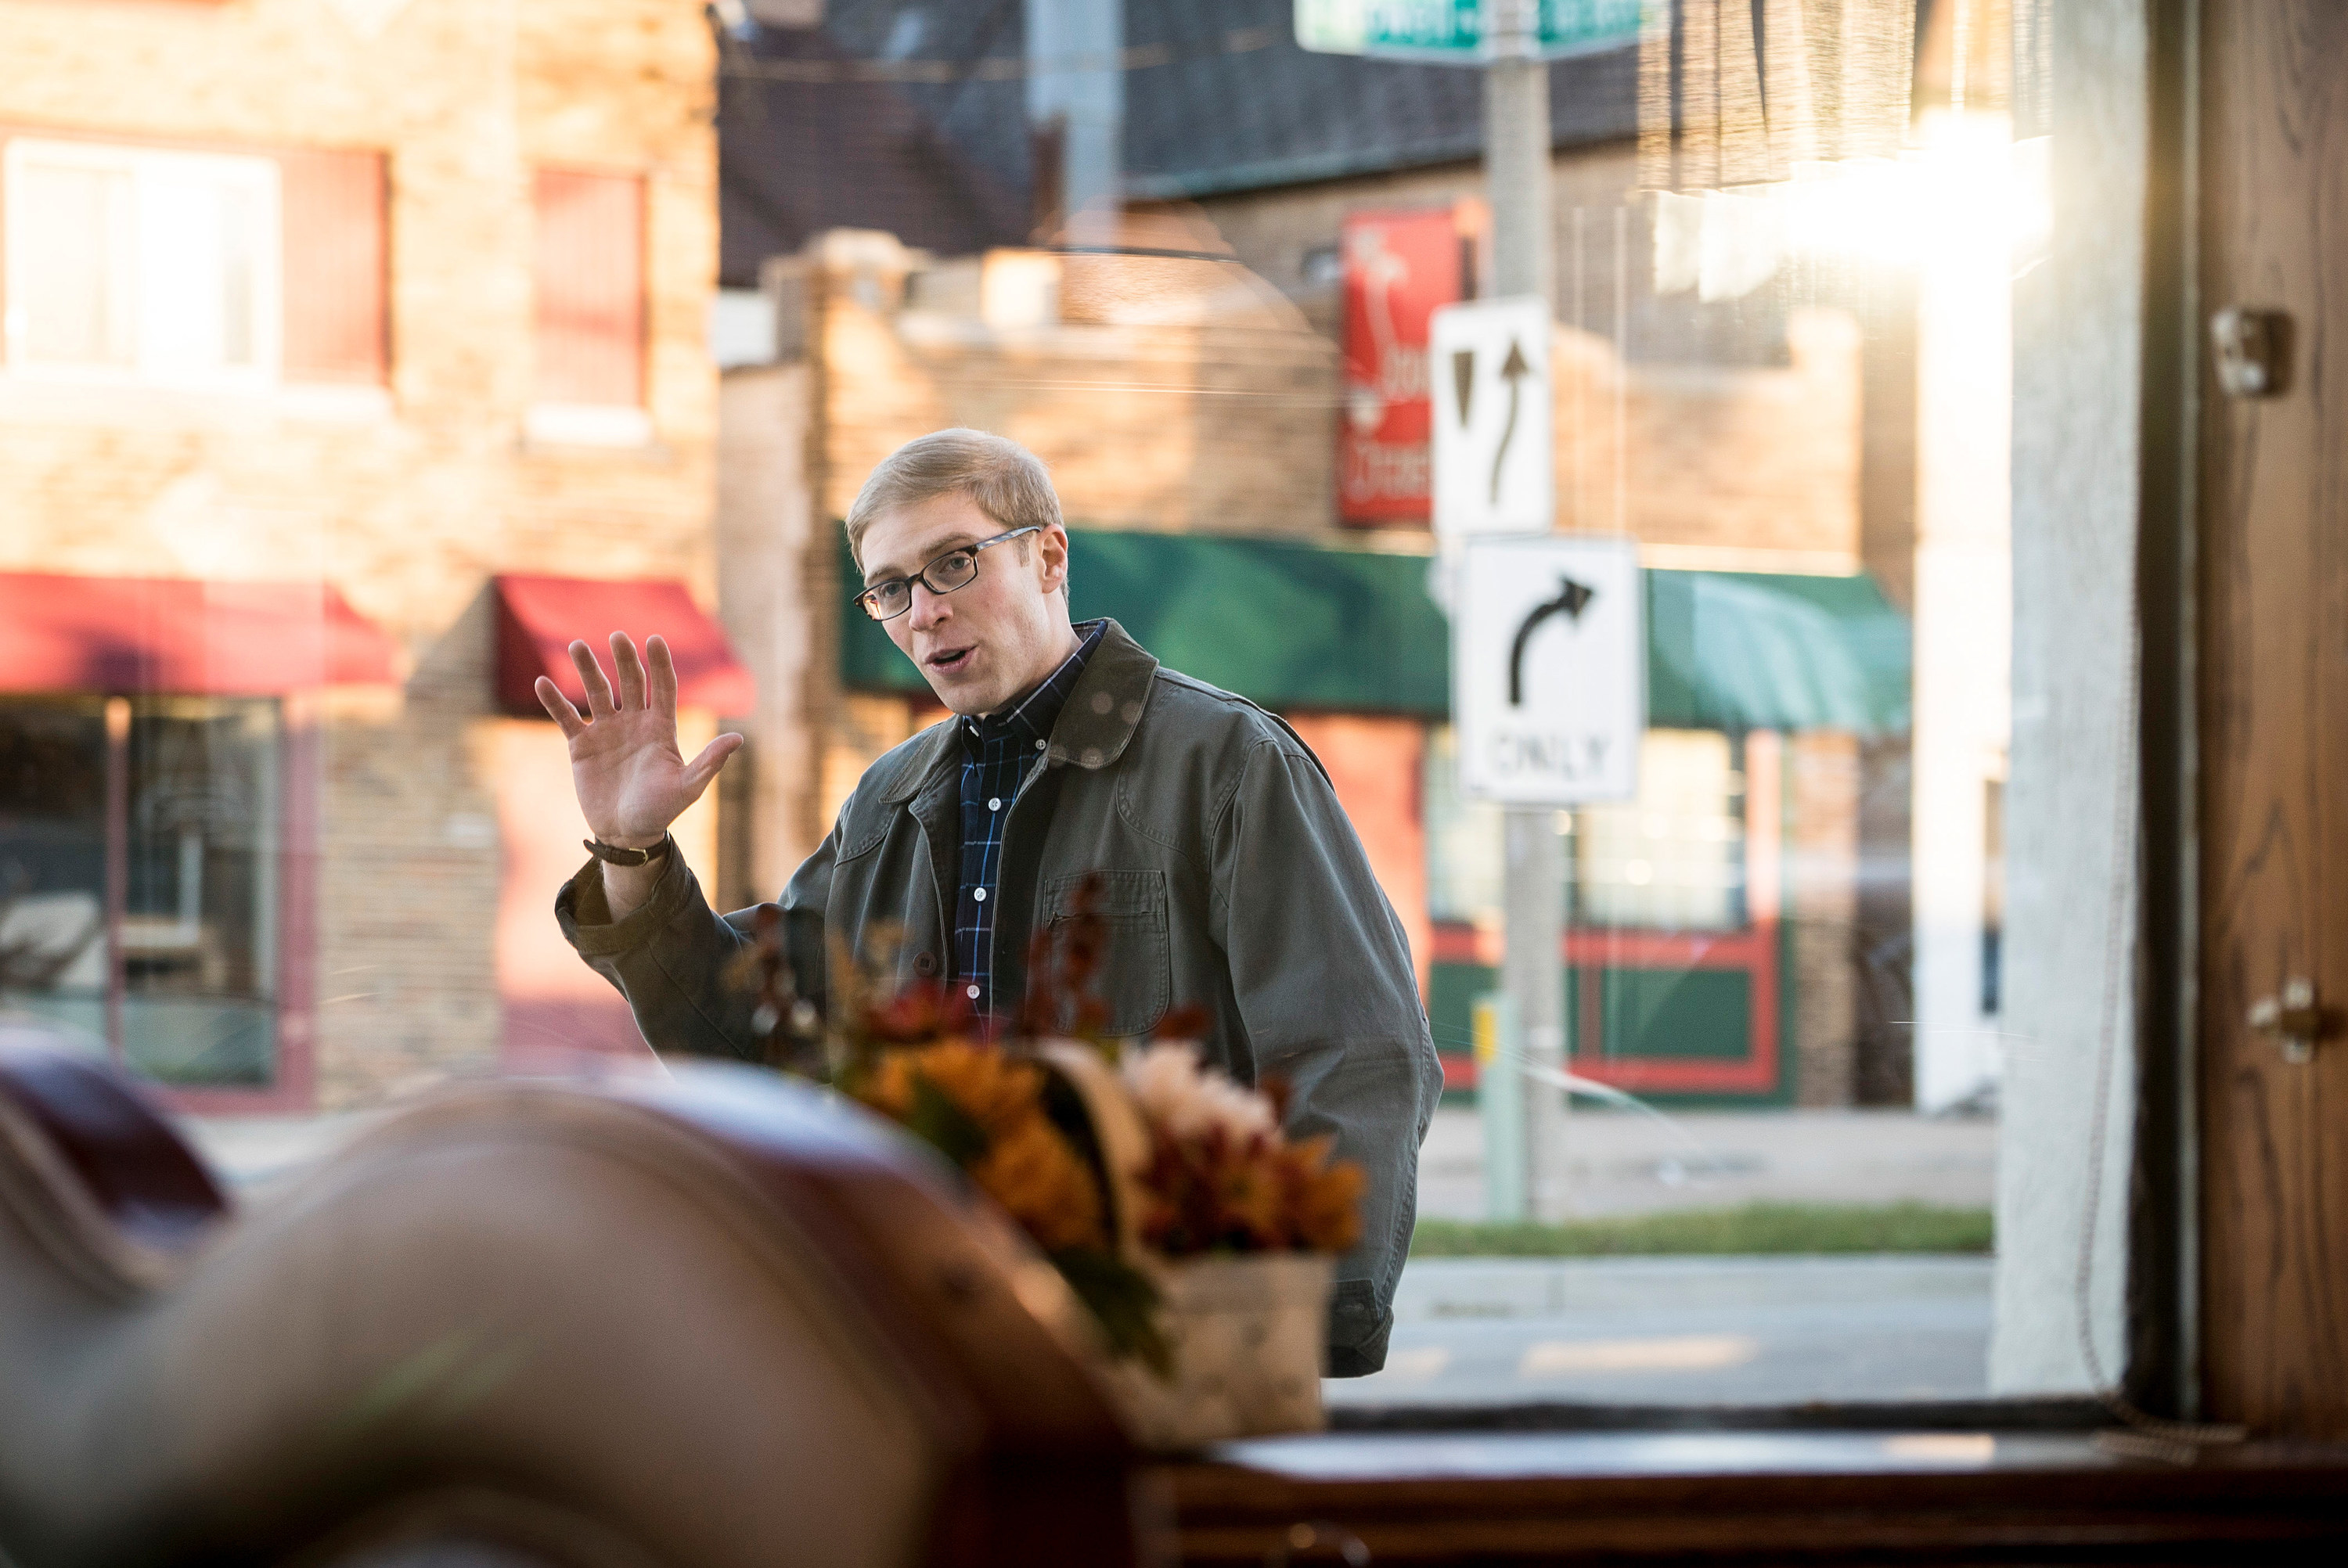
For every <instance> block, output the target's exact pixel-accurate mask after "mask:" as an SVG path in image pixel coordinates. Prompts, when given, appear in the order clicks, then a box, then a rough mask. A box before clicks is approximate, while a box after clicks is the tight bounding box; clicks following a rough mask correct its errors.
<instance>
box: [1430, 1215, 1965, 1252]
mask: <svg viewBox="0 0 2348 1568" xmlns="http://www.w3.org/2000/svg"><path fill="white" fill-rule="evenodd" d="M1991 1240H1992V1225H1991V1221H1990V1211H1989V1210H1987V1209H1952V1208H1941V1207H1937V1206H1935V1205H1933V1204H1918V1203H1900V1204H1745V1205H1743V1206H1742V1207H1739V1208H1733V1209H1680V1210H1675V1211H1671V1212H1666V1213H1663V1214H1625V1215H1622V1216H1620V1217H1618V1218H1613V1219H1597V1220H1573V1221H1570V1222H1568V1223H1567V1224H1564V1225H1541V1224H1538V1223H1536V1222H1533V1221H1529V1220H1527V1221H1519V1222H1509V1223H1488V1222H1483V1221H1477V1220H1421V1221H1419V1222H1418V1228H1417V1229H1416V1231H1414V1232H1412V1233H1411V1238H1410V1254H1411V1255H1412V1256H1413V1257H1632V1256H1643V1255H1668V1254H1699V1255H1725V1254H1742V1255H1756V1254H1762V1255H1766V1254H1779V1255H1783V1254H1804V1253H1869V1252H1878V1253H1879V1252H1969V1253H1986V1252H1988V1251H1989V1250H1990V1246H1991Z"/></svg>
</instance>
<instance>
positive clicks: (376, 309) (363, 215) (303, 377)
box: [277, 149, 391, 384]
mask: <svg viewBox="0 0 2348 1568" xmlns="http://www.w3.org/2000/svg"><path fill="white" fill-rule="evenodd" d="M277 166H278V170H279V182H280V191H281V195H280V198H279V202H280V214H281V222H282V225H283V231H284V251H285V255H284V261H283V266H284V279H285V283H284V287H285V338H284V346H283V374H284V377H285V379H286V380H287V381H295V382H302V381H308V382H318V381H332V382H359V383H365V384H380V383H381V382H382V381H383V379H384V373H385V370H386V367H387V366H388V364H389V363H390V358H391V355H390V352H389V348H388V338H389V335H390V333H389V323H388V320H387V313H386V309H385V304H386V292H387V291H386V272H387V271H388V268H387V266H386V247H385V244H384V239H385V231H386V227H387V225H386V212H385V208H386V192H385V185H386V180H385V178H384V160H383V157H382V155H381V154H380V153H373V152H318V151H311V150H307V149H304V150H302V151H282V152H280V153H278V154H277Z"/></svg>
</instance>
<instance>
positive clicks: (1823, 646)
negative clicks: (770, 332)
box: [839, 528, 1910, 735]
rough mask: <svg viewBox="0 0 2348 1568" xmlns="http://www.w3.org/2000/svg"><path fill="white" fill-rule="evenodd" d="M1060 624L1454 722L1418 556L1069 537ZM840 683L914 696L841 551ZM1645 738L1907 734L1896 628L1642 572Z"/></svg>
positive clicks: (1852, 596)
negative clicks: (1109, 630) (1129, 637)
mask: <svg viewBox="0 0 2348 1568" xmlns="http://www.w3.org/2000/svg"><path fill="white" fill-rule="evenodd" d="M1068 541H1069V543H1068V556H1069V569H1070V583H1071V593H1070V599H1071V608H1072V610H1074V612H1075V614H1076V619H1077V620H1089V619H1091V618H1092V617H1095V616H1102V615H1107V616H1113V617H1115V618H1116V619H1117V621H1118V622H1119V623H1120V624H1122V625H1123V626H1124V627H1125V629H1126V630H1128V631H1130V632H1131V633H1133V635H1134V636H1135V637H1136V638H1137V639H1138V640H1139V641H1140V642H1141V645H1142V646H1143V647H1145V648H1147V649H1148V650H1149V651H1151V652H1152V653H1155V654H1156V655H1157V656H1158V657H1159V660H1161V661H1164V662H1165V663H1166V664H1168V665H1170V666H1171V667H1173V668H1174V669H1177V670H1179V671H1183V672H1184V673H1186V674H1189V675H1193V676H1196V677H1197V678H1198V679H1200V680H1201V681H1205V682H1210V683H1212V684H1214V685H1217V686H1220V687H1222V688H1224V689H1225V690H1226V691H1231V692H1239V693H1240V694H1241V696H1243V697H1247V698H1249V699H1251V701H1254V702H1261V703H1262V704H1263V705H1264V706H1265V707H1267V708H1272V709H1274V710H1279V711H1292V712H1346V713H1391V714H1401V715H1408V716H1414V717H1418V718H1423V719H1426V720H1429V721H1435V722H1440V721H1442V720H1444V719H1446V718H1447V717H1448V716H1449V715H1450V712H1451V650H1450V629H1449V623H1448V621H1447V619H1446V618H1445V616H1444V614H1443V612H1442V610H1439V609H1437V606H1436V603H1435V600H1434V599H1433V598H1432V597H1431V596H1430V595H1429V594H1428V592H1427V577H1428V572H1429V569H1431V568H1432V566H1433V565H1434V561H1433V559H1432V558H1430V557H1427V556H1423V555H1398V554H1390V553H1385V552H1381V551H1377V550H1363V549H1344V548H1334V547H1328V546H1321V545H1306V544H1296V543H1292V542H1289V541H1285V540H1279V539H1257V538H1219V537H1216V536H1214V535H1210V534H1152V533H1131V532H1113V531H1110V530H1107V529H1100V528H1072V529H1070V530H1069V534H1068ZM839 560H840V582H841V601H842V610H843V613H842V615H841V617H840V635H839V665H840V680H841V683H842V684H843V685H845V686H847V687H848V688H849V689H850V690H851V691H860V692H903V693H906V694H909V695H912V694H922V693H926V692H927V691H928V690H929V688H928V685H927V683H926V682H923V681H922V676H921V672H920V671H917V670H915V669H914V668H913V666H912V663H911V661H909V660H907V659H906V658H905V657H904V655H902V654H901V653H899V652H898V651H897V649H896V646H895V644H893V643H891V641H889V633H888V631H887V630H886V629H885V628H884V627H882V626H881V625H880V624H879V623H878V622H876V621H874V620H870V619H869V618H868V617H866V616H865V614H864V613H863V612H862V611H861V610H858V609H856V607H855V604H854V597H855V594H856V592H857V591H858V589H859V588H860V583H861V579H860V573H859V572H858V571H857V569H856V564H855V562H854V560H853V559H851V558H850V556H849V553H848V548H847V543H846V540H845V539H844V538H843V539H842V540H841V542H840V546H839ZM1646 579H1647V723H1648V724H1649V725H1650V726H1652V727H1653V728H1657V729H1688V730H1727V731H1731V732H1735V731H1741V730H1748V729H1769V730H1812V729H1833V730H1849V731H1852V732H1854V733H1859V734H1862V735H1877V734H1884V733H1900V732H1902V731H1904V730H1905V729H1906V728H1907V727H1908V715H1909V686H1910V659H1909V630H1908V620H1907V617H1905V616H1903V615H1901V614H1900V611H1899V610H1896V609H1894V608H1893V607H1892V606H1891V604H1890V602H1889V601H1888V600H1885V599H1884V597H1883V595H1882V592H1881V590H1879V589H1878V588H1877V587H1876V586H1875V582H1874V579H1871V578H1869V577H1866V576H1863V575H1861V576H1854V577H1806V576H1798V575H1794V574H1790V573H1787V574H1780V573H1768V572H1714V571H1663V570H1650V571H1649V572H1648V573H1647V574H1646Z"/></svg>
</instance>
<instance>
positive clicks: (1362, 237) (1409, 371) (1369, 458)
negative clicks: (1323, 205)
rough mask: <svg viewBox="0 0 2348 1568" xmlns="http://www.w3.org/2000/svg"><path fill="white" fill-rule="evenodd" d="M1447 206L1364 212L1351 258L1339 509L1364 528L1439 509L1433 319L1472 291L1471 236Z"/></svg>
mask: <svg viewBox="0 0 2348 1568" xmlns="http://www.w3.org/2000/svg"><path fill="white" fill-rule="evenodd" d="M1460 218H1461V215H1460V214H1458V213H1457V212H1456V211H1455V210H1453V209H1451V208H1448V207H1438V208H1432V209H1420V210H1416V211H1402V212H1356V213H1353V214H1351V215H1350V216H1348V217H1347V218H1346V220H1345V223H1344V229H1343V231H1341V234H1340V244H1341V247H1342V251H1343V255H1344V263H1345V369H1344V399H1345V401H1344V407H1343V408H1342V409H1341V410H1340V411H1339V413H1338V416H1337V516H1338V517H1339V518H1340V519H1342V520H1343V521H1344V522H1347V523H1351V524H1354V525H1357V526H1361V527H1373V528H1374V527H1380V526H1390V525H1393V524H1396V523H1421V524H1423V523H1426V521H1427V520H1428V519H1429V518H1430V517H1431V516H1432V515H1433V510H1434V495H1433V490H1434V487H1433V477H1434V476H1433V471H1432V462H1433V457H1432V451H1431V448H1430V446H1429V441H1428V437H1429V432H1430V429H1431V422H1432V407H1431V405H1430V404H1429V403H1428V399H1427V392H1428V387H1427V379H1426V374H1427V369H1426V324H1427V318H1428V317H1429V316H1431V315H1433V314H1434V313H1435V310H1436V307H1437V306H1438V305H1447V304H1450V303H1451V302H1454V301H1456V300H1458V299H1460V298H1461V297H1463V295H1464V294H1465V292H1466V284H1467V279H1466V277H1465V273H1466V271H1467V258H1468V244H1467V242H1466V241H1465V240H1464V239H1463V232H1462V231H1463V228H1464V227H1465V225H1463V223H1462V222H1461V220H1460Z"/></svg>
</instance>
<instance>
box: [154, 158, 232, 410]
mask: <svg viewBox="0 0 2348 1568" xmlns="http://www.w3.org/2000/svg"><path fill="white" fill-rule="evenodd" d="M258 208H259V203H258V201H257V200H255V197H254V193H253V190H252V187H251V184H250V182H249V181H246V180H242V179H235V178H232V177H228V176H224V175H223V174H221V172H219V171H218V170H217V169H213V168H211V167H209V166H207V165H205V164H202V163H197V162H181V161H180V160H177V159H172V160H162V159H159V160H156V161H155V162H153V163H151V164H149V166H147V167H146V168H145V169H142V170H141V171H140V187H139V216H140V229H139V234H140V241H141V245H142V251H141V254H140V257H139V264H140V275H139V282H140V298H141V304H142V306H143V309H142V311H141V313H140V320H141V323H142V328H143V331H142V337H141V341H140V343H139V351H140V357H141V359H142V360H143V361H144V362H145V364H146V366H147V368H148V369H149V370H150V371H154V372H157V373H159V374H167V375H168V374H179V375H188V374H202V373H204V372H206V371H218V370H221V369H237V368H244V367H249V366H251V365H252V364H254V349H255V341H254V332H253V327H254V302H255V294H254V290H255V286H256V282H257V279H256V276H255V269H256V263H257V261H258V259H259V258H258V250H259V246H258V244H257V239H258V236H257V233H256V229H257V218H258V216H259V213H258Z"/></svg>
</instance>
